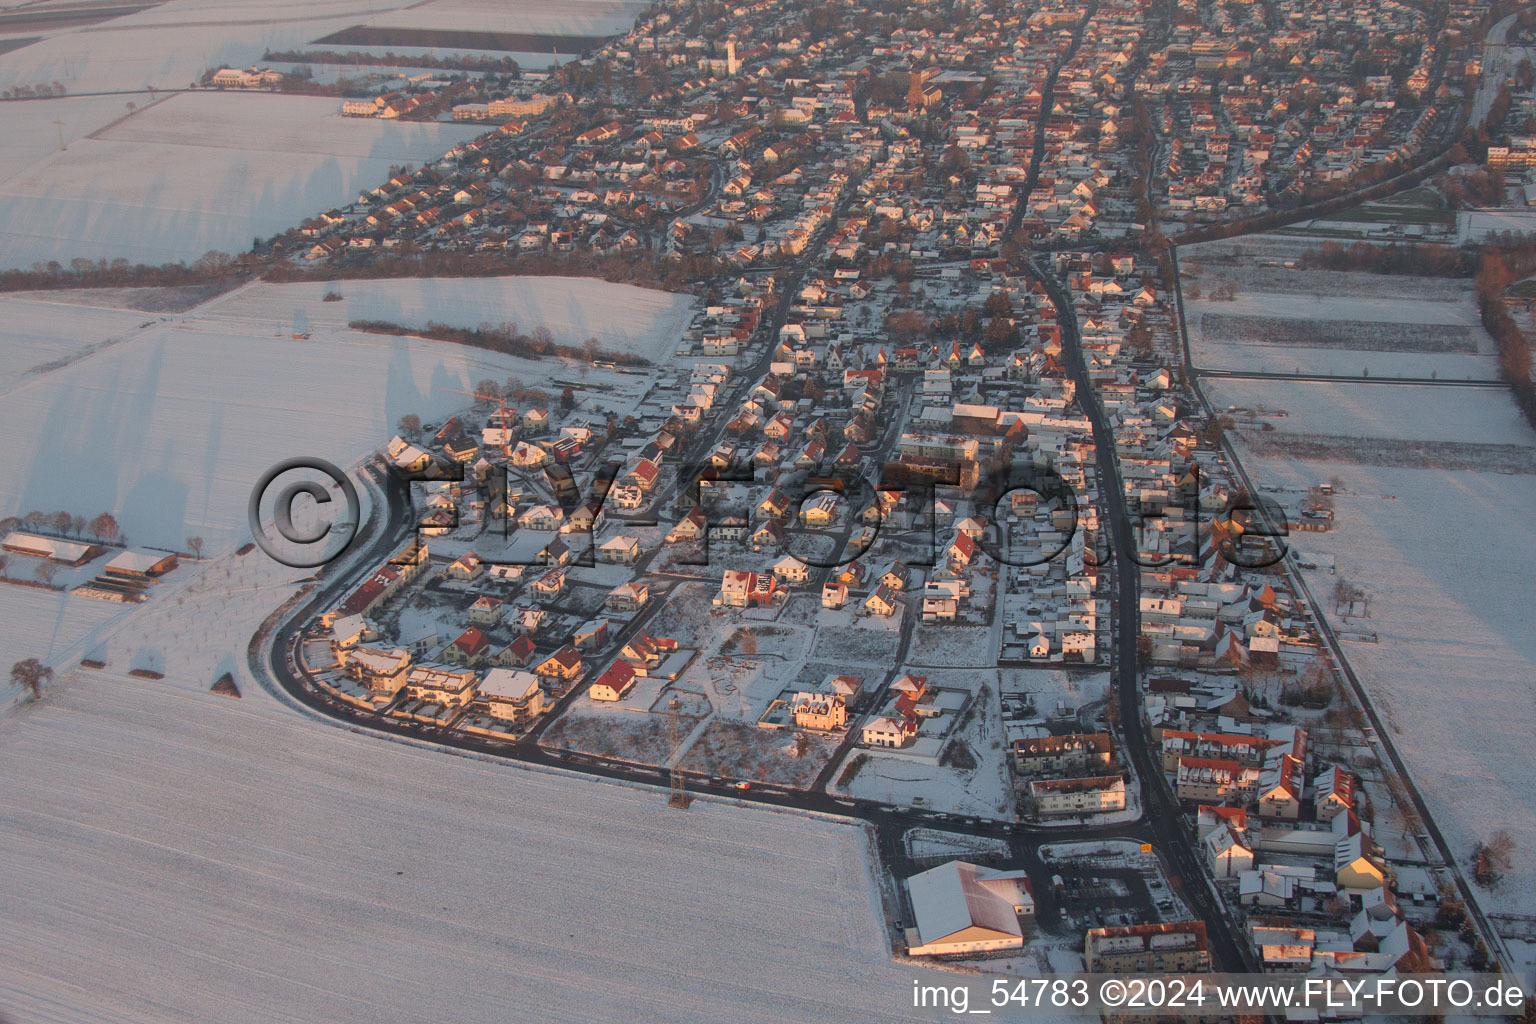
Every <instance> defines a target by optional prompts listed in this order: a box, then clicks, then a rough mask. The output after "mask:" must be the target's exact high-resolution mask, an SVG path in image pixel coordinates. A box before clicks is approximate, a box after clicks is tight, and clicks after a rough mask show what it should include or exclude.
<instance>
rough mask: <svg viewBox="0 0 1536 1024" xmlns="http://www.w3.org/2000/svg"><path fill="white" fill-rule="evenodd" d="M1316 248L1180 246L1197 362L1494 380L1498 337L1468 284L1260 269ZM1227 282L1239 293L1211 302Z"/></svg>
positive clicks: (1311, 242)
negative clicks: (1485, 323)
mask: <svg viewBox="0 0 1536 1024" xmlns="http://www.w3.org/2000/svg"><path fill="white" fill-rule="evenodd" d="M1317 244H1319V240H1317V239H1306V240H1303V241H1302V242H1298V241H1297V240H1295V239H1282V238H1276V237H1274V236H1261V237H1258V238H1252V239H1245V240H1243V241H1242V242H1240V243H1239V242H1230V241H1228V242H1210V243H1205V244H1203V245H1197V246H1190V247H1186V248H1182V249H1180V251H1179V266H1180V274H1181V278H1182V283H1183V290H1184V314H1185V320H1186V326H1187V328H1188V331H1189V345H1190V357H1191V359H1192V360H1193V362H1194V364H1195V365H1196V366H1198V367H1201V368H1205V369H1223V370H1245V371H1259V372H1268V373H1292V372H1298V371H1299V372H1301V373H1321V374H1330V375H1339V376H1367V375H1368V376H1371V377H1378V378H1379V377H1430V376H1436V377H1440V378H1446V379H1451V378H1454V379H1460V380H1465V379H1469V378H1470V379H1477V380H1491V379H1494V378H1496V377H1497V375H1498V368H1497V362H1496V356H1495V351H1494V344H1493V339H1492V338H1490V337H1488V334H1487V332H1486V331H1484V330H1483V329H1482V326H1481V323H1480V322H1479V320H1478V314H1477V305H1476V303H1475V301H1474V299H1473V296H1472V287H1471V282H1470V281H1467V280H1462V279H1454V278H1416V277H1403V276H1394V275H1384V274H1366V273H1340V272H1337V271H1329V270H1300V269H1294V268H1292V269H1287V268H1283V267H1268V266H1260V261H1264V260H1267V261H1275V260H1298V259H1300V257H1301V255H1302V253H1303V251H1305V249H1307V248H1310V247H1313V246H1316V245H1317ZM1223 284H1230V285H1232V286H1234V287H1235V288H1236V289H1237V294H1236V296H1235V297H1234V298H1232V299H1224V300H1217V299H1213V298H1212V297H1211V296H1212V294H1213V293H1214V292H1215V291H1216V290H1217V289H1218V288H1219V287H1220V286H1221V285H1223ZM1197 292H1198V293H1199V297H1198V298H1197V297H1195V296H1196V293H1197Z"/></svg>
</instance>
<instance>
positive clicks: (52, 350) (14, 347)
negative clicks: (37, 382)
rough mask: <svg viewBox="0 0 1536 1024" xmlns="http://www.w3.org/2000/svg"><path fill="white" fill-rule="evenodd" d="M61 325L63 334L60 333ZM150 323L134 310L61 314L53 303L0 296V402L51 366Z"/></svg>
mask: <svg viewBox="0 0 1536 1024" xmlns="http://www.w3.org/2000/svg"><path fill="white" fill-rule="evenodd" d="M61 319H63V320H66V321H67V323H68V327H67V328H65V329H61V325H60V320H61ZM154 319H155V317H154V316H153V315H152V314H148V313H141V312H137V311H135V310H128V309H103V308H99V307H81V308H78V309H73V310H69V311H67V312H63V313H61V312H60V309H59V305H58V303H55V302H49V301H46V300H43V301H38V300H35V299H23V298H20V297H17V296H11V295H6V296H0V323H4V324H5V348H4V353H5V357H4V359H0V396H3V395H4V394H5V392H6V391H7V390H9V389H10V388H11V387H13V386H14V385H15V384H16V383H17V382H19V381H21V380H22V379H24V378H26V377H28V376H32V375H34V374H37V373H41V372H46V368H47V367H48V366H49V365H51V364H55V363H57V362H58V361H60V360H64V359H68V358H71V357H74V356H78V355H80V354H81V353H83V352H85V351H87V350H89V349H91V348H92V347H93V346H97V345H102V344H104V343H109V342H111V341H113V340H115V339H121V338H124V337H127V336H129V335H131V334H133V333H134V332H136V331H137V330H138V329H139V328H140V327H141V326H142V325H143V324H145V323H147V322H149V321H151V320H154Z"/></svg>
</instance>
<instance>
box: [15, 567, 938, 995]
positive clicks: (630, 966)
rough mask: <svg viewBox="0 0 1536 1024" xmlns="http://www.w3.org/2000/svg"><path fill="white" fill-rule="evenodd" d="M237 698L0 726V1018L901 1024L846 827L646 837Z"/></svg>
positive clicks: (622, 794) (558, 796)
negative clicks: (1, 936) (0, 878)
mask: <svg viewBox="0 0 1536 1024" xmlns="http://www.w3.org/2000/svg"><path fill="white" fill-rule="evenodd" d="M266 593H267V599H268V600H269V601H270V600H271V599H272V598H271V591H267V592H266ZM147 607H149V606H146V608H147ZM242 625H245V626H247V627H248V626H249V622H246V621H243V622H242ZM228 639H231V637H230V636H229V635H228V634H226V635H225V637H224V640H225V641H227V640H228ZM237 674H238V673H237ZM240 683H241V686H242V688H243V689H244V691H245V696H244V698H243V699H242V700H240V701H235V700H232V699H230V698H227V697H221V696H215V695H212V694H208V693H206V692H201V691H202V690H203V688H204V684H203V681H202V680H201V679H195V680H189V679H186V678H177V677H174V676H173V677H168V678H167V679H166V680H165V681H162V682H151V681H147V680H141V679H135V678H133V677H130V676H127V675H124V674H119V673H116V672H110V671H109V672H103V673H89V672H80V673H78V674H77V675H75V676H73V677H71V678H69V679H66V680H64V681H62V682H60V683H59V684H58V685H57V686H56V687H55V688H54V689H53V691H52V692H51V693H50V694H49V695H48V696H47V697H46V698H45V699H44V701H43V702H41V703H39V704H34V705H27V706H24V707H21V708H18V709H17V710H16V711H15V712H13V713H12V714H10V715H9V716H7V717H6V718H5V719H3V720H0V781H3V785H0V788H3V794H0V821H3V822H4V827H3V828H0V871H3V873H4V875H5V877H6V879H7V885H6V886H5V890H4V895H3V896H0V930H3V931H4V933H5V935H6V936H7V939H6V942H5V943H4V944H3V947H0V1005H3V1006H5V1007H6V1009H7V1010H8V1011H9V1012H11V1013H13V1014H16V1015H17V1019H19V1020H26V1021H32V1020H57V1021H79V1020H88V1019H89V1020H156V1021H197V1022H201V1021H209V1020H217V1021H225V1022H235V1021H244V1020H250V1021H262V1022H267V1021H314V1020H332V1021H351V1020H356V1021H362V1020H367V1021H394V1020H398V1021H415V1020H425V1019H431V1020H442V1021H483V1020H511V1021H530V1022H531V1021H556V1020H569V1021H575V1020H598V1019H613V1018H616V1017H622V1018H623V1019H626V1020H640V1021H665V1022H683V1021H710V1022H715V1021H722V1020H727V1021H733V1022H749V1021H764V1022H769V1021H771V1022H775V1024H777V1022H783V1021H807V1022H818V1024H819V1022H821V1021H825V1020H863V1019H871V1018H873V1017H878V1018H879V1019H881V1020H921V1019H924V1018H922V1017H920V1016H917V1015H915V1014H914V1013H913V1012H912V1011H911V1010H910V1008H909V1003H910V998H911V997H910V991H909V986H910V984H911V978H912V976H913V974H912V970H911V968H909V967H898V966H897V965H895V964H893V963H891V962H889V960H888V959H887V952H886V949H885V947H884V929H883V927H882V923H881V920H880V918H879V916H878V899H877V896H876V895H875V890H874V887H873V885H872V884H871V878H870V875H869V872H868V869H867V868H866V866H865V865H866V854H865V841H864V837H863V833H862V832H860V831H858V830H856V829H854V828H852V827H848V826H844V825H840V824H835V823H831V822H823V821H816V820H812V819H807V818H804V817H799V816H794V815H787V814H779V813H772V812H763V811H758V810H751V809H747V808H742V807H737V806H732V805H729V804H721V803H714V802H708V801H701V802H697V803H695V804H694V806H693V807H692V808H691V809H689V810H688V811H686V812H676V811H670V810H668V809H667V808H666V807H665V803H664V795H662V794H659V793H657V792H656V791H645V790H634V789H628V788H623V787H619V786H613V785H607V784H603V783H596V782H593V781H590V780H584V779H575V778H569V777H565V776H561V775H550V774H542V773H535V772H530V771H524V770H521V769H517V768H514V767H510V766H506V765H501V764H493V763H484V762H481V761H477V760H472V759H467V758H462V757H456V756H451V755H448V754H445V753H442V752H438V751H434V750H428V749H421V748H417V747H413V746H407V745H403V744H399V743H391V742H387V741H384V740H381V739H378V738H375V737H370V736H360V735H355V734H352V733H350V732H348V731H345V730H342V729H338V728H335V727H333V726H331V725H329V724H322V723H319V722H315V721H312V720H310V719H308V718H305V717H301V716H300V715H298V714H296V713H294V712H291V711H289V710H287V709H285V708H282V707H280V706H278V704H277V703H276V702H275V701H274V700H272V699H271V698H269V697H267V696H266V695H265V694H264V693H263V692H262V691H260V690H259V689H257V688H256V687H255V686H254V684H252V683H251V682H250V681H249V680H247V679H246V678H244V677H243V676H242V677H241V679H240ZM808 866H814V867H813V869H811V870H807V868H808Z"/></svg>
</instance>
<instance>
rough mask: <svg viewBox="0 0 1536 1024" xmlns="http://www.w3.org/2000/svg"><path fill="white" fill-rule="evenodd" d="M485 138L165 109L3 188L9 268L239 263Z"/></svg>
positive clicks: (181, 101) (257, 102) (168, 104)
mask: <svg viewBox="0 0 1536 1024" xmlns="http://www.w3.org/2000/svg"><path fill="white" fill-rule="evenodd" d="M141 99H142V97H141ZM146 103H147V101H146ZM3 123H4V121H3V120H0V124H3ZM476 134H478V129H475V128H472V127H465V126H463V125H451V124H422V123H404V122H398V121H394V122H391V121H378V120H372V119H368V118H344V117H342V116H341V115H340V113H339V105H338V103H337V101H336V100H334V99H332V98H329V97H315V96H281V95H272V94H267V93H259V94H255V93H253V94H239V93H219V92H200V93H184V94H179V95H173V96H170V97H168V98H162V99H161V100H160V101H159V102H156V103H154V104H152V105H145V106H144V107H143V108H142V109H140V110H138V111H136V112H135V113H134V114H133V115H132V116H129V117H126V118H124V119H122V120H120V121H118V122H116V123H114V124H112V125H110V126H108V127H106V128H104V129H101V130H98V131H95V132H93V133H92V134H91V135H89V136H88V137H86V138H84V139H80V140H77V141H76V142H74V143H72V144H70V145H69V146H68V147H67V148H66V149H65V150H63V151H56V152H51V153H49V154H48V155H46V156H44V157H42V158H41V159H38V160H36V161H35V162H33V163H31V164H30V166H28V167H27V168H26V169H25V170H21V171H19V172H17V173H15V174H13V175H11V176H10V177H8V178H7V179H5V180H4V181H3V182H0V225H4V226H3V229H0V253H3V254H0V266H5V267H29V266H31V265H32V263H33V262H34V261H37V260H45V261H46V260H51V259H56V260H59V261H61V262H64V263H68V261H69V260H70V259H72V258H74V257H77V256H84V257H88V258H90V259H102V258H105V259H115V258H118V257H122V258H125V259H128V260H130V261H133V262H144V263H165V262H174V261H176V260H192V259H196V258H197V257H198V256H201V255H202V254H203V253H205V252H207V251H208V250H210V249H217V250H220V251H223V252H229V253H236V252H240V251H243V250H245V249H247V248H249V247H250V244H251V240H252V239H253V238H255V237H258V236H260V237H266V236H268V235H271V234H275V233H277V232H279V231H282V230H285V229H287V228H290V227H293V226H294V225H295V224H297V223H298V222H300V221H302V220H304V219H306V218H308V217H311V216H313V215H314V214H316V213H319V212H320V211H322V210H325V209H328V208H330V207H332V206H336V205H338V204H343V203H347V202H350V201H351V200H352V199H353V198H354V197H355V196H356V195H357V192H358V190H359V189H360V188H362V187H364V186H371V185H373V184H376V183H378V182H380V181H383V180H384V179H386V178H387V177H389V170H390V168H391V167H392V166H395V165H400V164H409V163H418V164H419V163H421V162H422V161H425V160H432V159H435V158H437V157H439V156H441V155H442V154H443V153H444V152H445V151H447V150H448V149H450V148H452V147H453V146H454V145H455V144H456V143H458V142H460V141H463V140H465V139H469V138H473V137H474V136H475V135H476ZM107 168H110V172H108V171H106V170H105V169H107Z"/></svg>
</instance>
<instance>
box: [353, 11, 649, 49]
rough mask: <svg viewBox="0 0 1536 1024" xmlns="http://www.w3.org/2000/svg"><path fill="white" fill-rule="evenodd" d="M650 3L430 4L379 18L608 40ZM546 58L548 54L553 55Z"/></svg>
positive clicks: (395, 23)
mask: <svg viewBox="0 0 1536 1024" xmlns="http://www.w3.org/2000/svg"><path fill="white" fill-rule="evenodd" d="M645 7H646V4H645V3H643V2H640V0H522V2H519V3H517V4H507V3H506V2H505V0H427V2H426V3H417V4H412V5H411V6H410V7H408V8H407V9H405V10H402V11H397V12H395V13H393V14H390V15H389V16H388V17H387V18H381V19H380V20H379V24H380V25H388V26H389V27H391V28H397V27H398V28H434V29H451V30H459V31H468V32H543V33H550V34H558V35H576V36H608V35H618V34H621V33H624V32H628V31H629V30H630V28H631V27H632V26H633V25H634V23H635V16H636V15H637V14H639V13H640V12H641V11H642V10H644V9H645ZM545 56H548V55H547V54H546V55H545Z"/></svg>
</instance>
